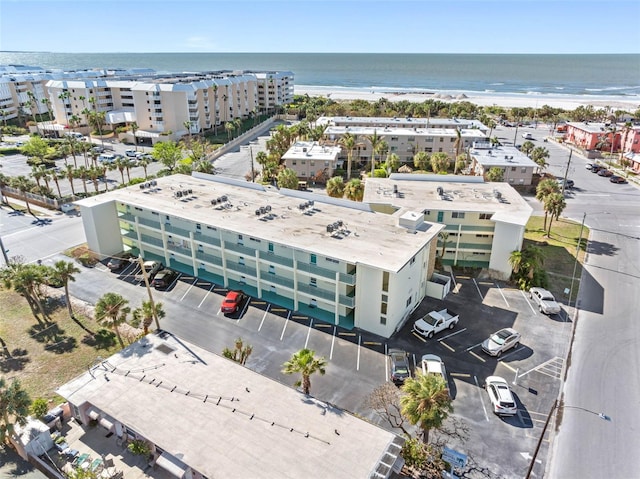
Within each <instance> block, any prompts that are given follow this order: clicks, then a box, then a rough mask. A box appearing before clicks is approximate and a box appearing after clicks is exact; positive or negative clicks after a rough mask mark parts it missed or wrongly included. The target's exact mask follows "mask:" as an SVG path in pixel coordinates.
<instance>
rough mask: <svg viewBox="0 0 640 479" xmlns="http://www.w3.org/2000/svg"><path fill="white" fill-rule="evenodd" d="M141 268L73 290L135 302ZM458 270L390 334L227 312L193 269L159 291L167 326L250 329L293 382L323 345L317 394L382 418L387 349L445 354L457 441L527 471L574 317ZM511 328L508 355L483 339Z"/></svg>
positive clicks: (99, 273) (265, 359) (208, 335)
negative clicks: (443, 292) (504, 391)
mask: <svg viewBox="0 0 640 479" xmlns="http://www.w3.org/2000/svg"><path fill="white" fill-rule="evenodd" d="M54 260H55V258H52V259H51V261H54ZM104 263H105V264H106V260H105V261H104ZM139 269H140V268H139V265H138V263H137V262H133V263H131V264H129V265H127V266H126V267H125V268H124V269H123V270H122V271H119V272H118V273H112V272H111V271H109V270H108V269H107V268H106V266H105V265H104V264H99V265H98V267H96V268H93V269H84V270H83V272H82V274H81V275H80V276H81V277H80V278H79V280H78V281H76V282H75V283H72V284H71V285H70V288H71V289H72V294H74V295H75V296H78V297H81V298H83V299H86V300H88V301H89V302H92V303H95V301H96V300H97V298H98V297H99V296H100V295H101V294H102V292H103V291H105V290H108V291H114V292H118V293H119V294H122V295H123V296H124V297H126V298H128V299H129V300H130V306H131V307H132V308H135V307H137V306H138V305H139V304H140V302H141V301H142V300H145V299H146V298H147V295H146V291H145V287H144V283H143V282H142V284H141V281H140V276H139V274H140V271H139ZM452 278H454V279H455V287H454V288H453V290H454V291H455V292H452V293H450V294H449V295H448V297H447V298H446V300H445V301H444V302H441V301H436V300H433V299H426V300H425V301H424V302H423V304H422V305H421V306H420V307H419V308H418V310H416V311H415V312H414V314H413V315H412V316H411V318H409V321H408V322H407V323H406V324H405V325H404V327H403V328H402V329H401V330H400V331H399V332H398V333H397V334H396V335H394V336H393V337H392V338H390V339H385V338H380V337H378V336H375V335H372V334H370V333H366V332H363V331H360V330H353V331H349V330H344V329H342V328H339V327H336V326H334V325H332V324H327V323H324V322H321V321H318V320H316V319H314V318H311V317H309V316H307V315H303V314H299V313H297V312H294V311H291V310H289V309H287V308H283V307H280V306H277V305H274V304H271V303H269V302H267V301H264V300H262V299H259V298H251V297H249V298H247V299H246V300H245V301H244V302H243V303H242V304H241V306H240V309H239V311H238V312H237V313H234V314H230V315H224V314H223V313H222V312H221V311H220V304H221V303H222V300H223V299H224V296H225V294H226V293H227V291H228V290H227V289H226V288H224V287H223V286H221V285H216V284H212V283H211V282H208V281H205V280H202V279H199V278H195V277H193V276H189V275H184V274H180V275H179V276H177V277H176V278H175V279H174V281H173V283H172V284H170V285H169V287H167V288H166V289H165V290H155V289H152V291H153V295H154V300H155V301H156V302H158V301H159V302H162V303H163V307H164V309H165V311H166V312H167V317H166V318H164V319H163V320H161V321H162V322H161V326H162V327H163V328H164V329H167V330H169V331H171V332H173V333H174V334H177V335H178V336H180V337H183V338H185V339H186V340H189V341H192V342H194V343H195V344H198V345H199V346H202V347H205V348H207V349H209V350H211V351H213V352H217V353H221V352H222V350H223V349H224V348H227V347H228V348H232V347H233V344H234V341H235V339H236V338H238V337H241V338H242V339H243V341H244V342H245V344H251V345H252V346H253V352H252V354H251V356H250V358H249V360H248V362H247V367H249V368H250V369H252V370H254V371H256V372H259V373H261V374H264V375H266V376H268V377H271V378H273V379H275V380H277V381H280V382H283V383H285V384H289V385H291V384H293V382H294V381H295V380H296V379H294V378H291V377H288V376H285V375H283V374H282V373H281V368H282V364H283V363H284V362H285V361H287V360H288V359H289V358H290V357H291V355H292V354H293V353H294V352H296V351H298V350H299V349H302V348H310V349H313V350H315V351H316V355H317V356H324V357H325V358H326V359H327V363H328V365H327V374H326V375H325V376H320V375H315V376H314V377H312V387H311V393H312V394H313V395H314V396H316V397H318V398H319V399H322V400H324V401H328V402H330V403H332V404H336V405H338V406H339V407H341V408H343V409H346V410H348V411H351V412H354V413H357V414H359V415H362V416H364V417H367V418H369V419H370V420H372V421H374V422H377V423H380V420H379V419H378V418H377V417H376V416H374V415H373V413H372V411H371V410H368V409H367V408H366V407H365V406H364V403H365V399H366V397H367V395H368V394H369V393H370V392H371V391H372V390H373V389H374V388H375V387H377V386H379V385H380V384H382V383H384V382H386V381H388V380H389V366H390V365H389V361H388V356H387V351H388V350H389V349H390V348H400V349H404V350H406V351H407V352H408V353H409V357H410V363H411V365H412V366H414V367H415V366H416V365H418V364H419V362H420V358H421V356H422V355H423V354H427V353H430V354H436V355H438V356H440V357H441V358H442V359H443V360H444V362H445V364H446V368H447V371H448V375H449V389H450V391H451V394H452V397H453V398H454V400H453V405H454V417H455V418H456V419H458V420H461V421H462V422H463V423H464V425H465V426H466V427H467V428H468V438H467V439H466V440H462V439H451V441H450V446H451V447H454V448H456V449H458V450H460V451H463V452H464V453H466V454H468V455H469V456H470V457H471V458H474V457H475V458H477V459H476V460H477V462H478V464H479V465H481V466H482V467H486V468H488V469H489V470H491V471H493V472H494V473H495V474H498V476H499V477H522V475H523V474H524V472H525V471H526V469H527V467H528V464H529V459H530V454H531V453H533V451H534V449H535V445H536V442H537V440H538V437H539V435H540V432H541V430H542V426H543V424H544V422H545V420H546V416H547V414H548V412H549V409H550V408H551V406H552V404H553V401H554V400H555V398H556V397H557V395H558V391H559V386H560V378H561V376H562V374H563V370H564V369H563V368H564V360H563V358H565V357H566V351H567V348H568V344H569V338H570V335H571V329H572V323H571V321H570V320H569V318H568V317H567V314H566V312H564V311H563V312H562V313H561V314H560V315H555V316H552V317H548V316H545V315H543V314H541V313H540V312H538V311H537V309H536V308H534V307H533V304H532V303H531V302H530V299H529V297H528V295H527V294H525V293H523V292H521V291H519V290H516V289H513V288H509V287H506V286H504V285H503V284H500V283H497V282H493V281H489V280H486V281H485V280H478V279H475V278H472V277H468V276H453V275H452ZM445 307H446V308H449V309H450V310H452V311H454V312H456V313H458V314H459V315H460V322H459V323H458V325H457V326H456V327H455V328H454V329H453V330H446V331H445V332H443V333H440V334H437V335H436V336H435V337H434V338H433V339H429V340H424V339H423V338H421V337H419V336H416V335H415V334H414V333H413V332H412V331H411V329H412V325H413V321H415V320H416V319H418V318H419V317H421V316H422V315H424V314H426V313H427V312H429V311H431V310H434V309H437V310H439V309H442V308H445ZM503 327H513V328H515V329H516V330H518V331H519V332H520V333H521V335H522V339H521V341H520V345H519V346H518V347H517V348H516V349H514V350H510V351H507V352H506V353H505V354H503V355H502V356H501V357H500V358H494V357H490V356H488V355H487V354H485V353H484V352H482V350H481V347H480V344H481V343H482V341H483V340H484V339H486V338H487V337H488V336H489V335H490V334H491V333H493V332H495V331H497V330H498V329H501V328H503ZM491 375H497V376H501V377H503V378H505V379H506V380H507V381H508V382H509V384H510V386H511V389H512V391H513V393H514V396H515V398H516V401H517V404H518V414H517V415H516V416H514V417H507V418H500V417H498V416H494V415H493V413H492V412H491V404H490V402H489V399H488V395H487V393H486V391H485V390H484V389H483V384H484V380H485V378H486V377H488V376H491ZM550 429H551V428H550ZM545 446H546V441H544V442H543V447H545ZM543 452H544V450H543ZM539 457H542V458H544V457H546V456H545V455H544V454H541V455H540V456H539Z"/></svg>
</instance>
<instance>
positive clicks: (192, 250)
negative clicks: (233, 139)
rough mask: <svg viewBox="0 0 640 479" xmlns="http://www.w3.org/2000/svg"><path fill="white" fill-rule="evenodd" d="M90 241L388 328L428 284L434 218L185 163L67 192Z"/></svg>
mask: <svg viewBox="0 0 640 479" xmlns="http://www.w3.org/2000/svg"><path fill="white" fill-rule="evenodd" d="M77 204H78V205H79V206H80V210H81V214H82V220H83V225H84V230H85V235H86V238H87V243H88V246H89V248H90V249H91V250H92V251H94V252H96V253H98V254H99V255H101V256H102V257H106V256H110V255H113V254H116V253H119V252H121V251H123V250H126V251H130V252H132V253H133V254H134V255H136V256H137V255H140V256H142V257H143V258H145V259H152V260H159V261H162V262H163V263H164V264H165V265H167V266H169V267H171V268H173V269H176V270H178V271H181V272H182V273H185V274H188V275H194V276H197V277H200V278H203V279H206V280H208V281H211V282H213V283H215V284H219V285H223V286H224V287H225V288H230V289H241V290H243V291H245V292H246V293H248V294H250V295H252V296H254V297H257V298H263V299H265V300H267V301H270V302H272V303H274V304H277V305H280V306H284V307H286V308H288V309H291V310H293V311H299V312H301V313H303V314H307V315H309V316H310V317H313V318H317V319H320V320H322V321H325V322H328V323H330V324H334V325H337V326H339V327H343V328H347V329H352V328H354V327H355V328H360V329H363V330H366V331H370V332H373V333H375V334H378V335H380V336H384V337H390V336H391V335H392V334H393V333H394V331H395V330H396V329H397V328H398V327H400V326H401V325H402V324H403V323H404V321H405V320H406V319H407V318H408V317H409V315H410V313H411V312H412V311H413V310H414V309H415V308H416V307H417V306H418V305H419V304H420V302H421V301H422V299H423V298H424V297H425V295H426V291H427V283H428V281H429V280H430V278H431V276H432V274H433V272H434V265H435V253H436V243H437V236H438V233H439V232H440V231H441V230H442V229H443V228H444V225H441V224H437V223H435V222H429V221H424V215H423V214H422V213H420V212H415V211H413V210H412V209H410V208H409V209H405V210H402V211H396V214H394V215H387V214H379V213H376V212H374V211H372V210H371V208H370V207H369V205H367V204H366V203H358V202H352V201H348V200H343V199H336V198H331V197H329V196H326V195H315V194H313V193H308V192H302V191H295V190H286V189H280V190H277V189H274V188H271V187H267V186H263V185H258V184H254V183H248V182H246V181H240V180H234V179H230V178H225V177H222V176H219V175H216V176H213V175H204V174H198V173H194V176H185V175H173V176H170V177H164V178H158V179H157V180H154V181H153V182H149V183H145V184H142V185H140V186H139V185H136V186H131V187H128V188H123V189H119V190H114V191H110V192H108V193H105V194H102V195H99V196H94V197H91V198H86V199H83V200H80V201H78V202H77Z"/></svg>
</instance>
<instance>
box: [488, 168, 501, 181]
mask: <svg viewBox="0 0 640 479" xmlns="http://www.w3.org/2000/svg"><path fill="white" fill-rule="evenodd" d="M486 178H487V181H495V182H500V181H503V180H504V170H503V169H502V168H500V167H499V166H494V167H493V168H489V171H487V173H486Z"/></svg>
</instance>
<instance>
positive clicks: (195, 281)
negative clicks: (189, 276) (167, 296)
mask: <svg viewBox="0 0 640 479" xmlns="http://www.w3.org/2000/svg"><path fill="white" fill-rule="evenodd" d="M197 282H198V278H194V280H193V283H191V286H189V287H188V288H187V290H186V291H185V292H184V294H183V295H182V298H180V301H182V300H183V299H184V298H185V297H186V296H187V294H189V291H191V288H193V287H194V286H195V285H196V283H197Z"/></svg>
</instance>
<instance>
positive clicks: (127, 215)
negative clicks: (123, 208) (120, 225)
mask: <svg viewBox="0 0 640 479" xmlns="http://www.w3.org/2000/svg"><path fill="white" fill-rule="evenodd" d="M118 218H119V219H121V220H124V221H128V222H130V223H135V222H136V217H135V216H133V215H132V214H131V213H118Z"/></svg>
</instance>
